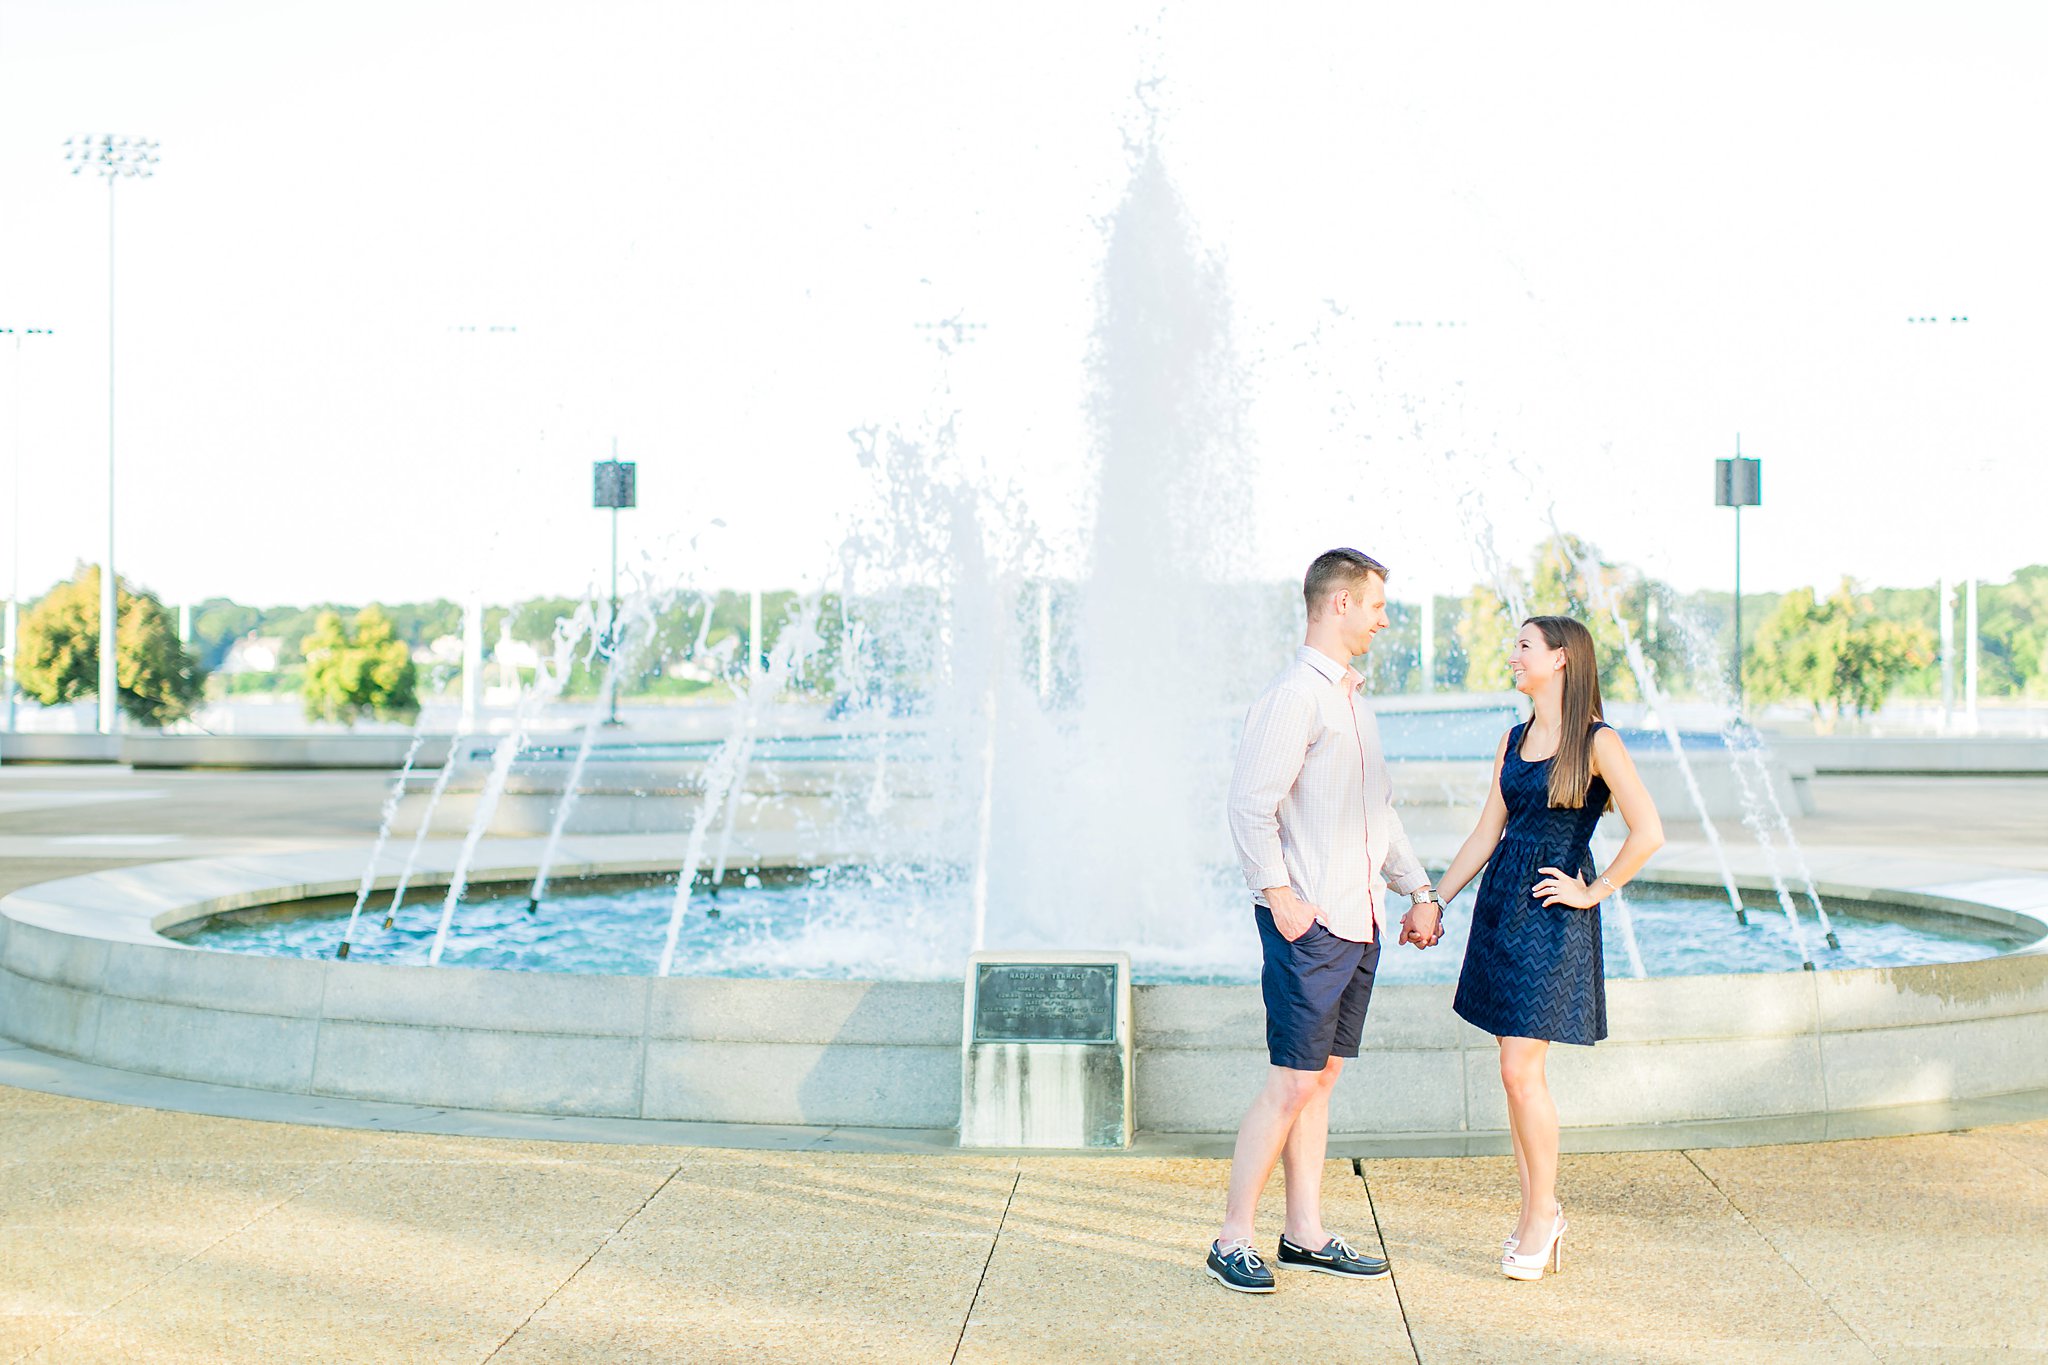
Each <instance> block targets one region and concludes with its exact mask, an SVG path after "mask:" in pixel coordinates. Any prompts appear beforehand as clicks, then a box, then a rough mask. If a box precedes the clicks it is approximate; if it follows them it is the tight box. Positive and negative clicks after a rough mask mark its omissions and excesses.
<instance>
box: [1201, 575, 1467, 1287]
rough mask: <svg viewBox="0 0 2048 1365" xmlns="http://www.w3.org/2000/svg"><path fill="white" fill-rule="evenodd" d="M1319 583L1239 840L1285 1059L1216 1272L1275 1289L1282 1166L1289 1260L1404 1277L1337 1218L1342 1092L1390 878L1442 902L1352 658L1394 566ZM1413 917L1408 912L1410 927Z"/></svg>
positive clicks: (1260, 740) (1253, 1125) (1260, 1108)
mask: <svg viewBox="0 0 2048 1365" xmlns="http://www.w3.org/2000/svg"><path fill="white" fill-rule="evenodd" d="M1302 595H1303V597H1304V598H1306V599H1307V603H1308V636H1307V639H1306V640H1305V641H1304V642H1303V643H1302V646H1301V648H1299V649H1297V650H1296V651H1295V652H1294V662H1293V663H1291V664H1289V665H1288V666H1287V668H1286V669H1285V670H1283V671H1282V672H1281V674H1280V676H1279V677H1277V678H1275V679H1274V680H1273V681H1272V682H1271V683H1269V684H1268V685H1267V687H1266V690H1265V691H1264V692H1262V693H1261V694H1260V695H1259V699H1258V700H1257V701H1255V702H1253V703H1252V709H1251V713H1250V715H1249V716H1247V717H1246V719H1245V726H1244V738H1243V739H1242V740H1241V741H1240V742H1239V744H1238V749H1237V766H1236V769H1235V770H1234V771H1233V773H1232V774H1231V779H1230V833H1231V838H1232V840H1233V841H1234V842H1235V843H1236V845H1237V855H1238V860H1239V862H1240V863H1242V864H1243V866H1244V874H1245V881H1246V882H1247V884H1248V885H1249V886H1250V887H1251V889H1252V890H1253V891H1254V892H1256V893H1257V895H1256V897H1255V900H1256V908H1255V910H1254V912H1253V913H1254V915H1255V916H1256V918H1257V920H1258V926H1259V938H1260V940H1261V941H1262V943H1263V945H1264V950H1265V968H1264V971H1263V973H1262V975H1261V986H1262V988H1263V992H1264V995H1265V998H1266V1050H1267V1059H1268V1061H1270V1062H1271V1063H1272V1065H1271V1066H1270V1068H1269V1069H1268V1070H1267V1073H1266V1082H1265V1085H1264V1087H1263V1088H1262V1089H1261V1090H1260V1091H1259V1094H1258V1097H1257V1098H1256V1099H1255V1100H1253V1101H1252V1106H1251V1110H1250V1112H1248V1113H1247V1114H1246V1115H1245V1117H1244V1123H1243V1125H1242V1126H1240V1127H1239V1129H1238V1132H1237V1150H1236V1152H1235V1154H1234V1155H1233V1156H1232V1158H1231V1163H1230V1195H1229V1200H1228V1202H1227V1203H1226V1204H1225V1206H1224V1211H1223V1229H1222V1232H1221V1235H1219V1236H1218V1237H1217V1239H1216V1241H1215V1243H1214V1244H1213V1245H1212V1246H1211V1247H1210V1248H1209V1274H1210V1275H1212V1276H1214V1277H1215V1278H1216V1280H1217V1281H1218V1282H1219V1283H1221V1284H1222V1285H1223V1286H1224V1287H1225V1288H1226V1289H1235V1290H1238V1291H1240V1292H1242V1293H1246V1294H1270V1293H1272V1292H1273V1272H1272V1270H1271V1269H1269V1268H1268V1267H1267V1265H1266V1263H1265V1261H1264V1260H1263V1259H1262V1258H1261V1257H1260V1256H1259V1254H1258V1253H1257V1252H1255V1251H1254V1250H1252V1215H1253V1213H1254V1212H1255V1210H1256V1208H1257V1206H1258V1202H1259V1195H1260V1193H1261V1192H1262V1191H1263V1190H1264V1189H1265V1187H1266V1181H1267V1180H1268V1179H1270V1178H1271V1177H1272V1174H1273V1165H1274V1162H1275V1161H1282V1162H1284V1163H1285V1169H1286V1175H1287V1221H1286V1224H1285V1226H1284V1228H1283V1230H1282V1235H1281V1238H1280V1254H1279V1256H1278V1258H1277V1259H1278V1263H1279V1264H1280V1265H1281V1266H1286V1267H1296V1268H1300V1269H1303V1270H1316V1271H1321V1272H1322V1273H1324V1274H1327V1275H1342V1276H1347V1277H1349V1278H1352V1279H1360V1280H1373V1279H1378V1278H1380V1277H1381V1276H1383V1275H1385V1274H1387V1273H1388V1267H1387V1263H1386V1261H1384V1260H1382V1259H1381V1258H1379V1257H1377V1256H1369V1255H1366V1254H1364V1253H1362V1252H1359V1251H1356V1250H1354V1249H1353V1248H1352V1247H1351V1245H1350V1244H1349V1243H1347V1242H1346V1241H1345V1240H1344V1239H1343V1238H1342V1237H1337V1236H1333V1235H1331V1234H1330V1233H1329V1232H1327V1231H1326V1230H1325V1229H1324V1227H1323V1214H1322V1184H1323V1160H1324V1153H1325V1149H1326V1148H1327V1146H1328V1144H1329V1136H1330V1089H1331V1087H1332V1086H1334V1085H1335V1084H1336V1081H1337V1076H1338V1073H1339V1072H1341V1071H1342V1070H1343V1068H1344V1062H1345V1060H1346V1059H1347V1058H1351V1057H1356V1056H1357V1055H1358V1042H1359V1036H1360V1034H1361V1032H1362V1031H1363V1027H1364V1024H1365V1009H1366V1004H1367V1002H1368V1001H1370V1000H1371V998H1372V980H1373V972H1374V969H1375V968H1376V967H1377V966H1378V965H1379V957H1380V940H1381V936H1382V934H1383V933H1384V932H1385V924H1386V914H1385V904H1386V899H1387V894H1388V892H1387V888H1388V887H1389V886H1391V887H1392V888H1393V889H1394V891H1396V892H1398V893H1401V894H1404V895H1408V896H1410V897H1412V899H1413V901H1414V904H1415V905H1416V906H1422V905H1426V904H1427V905H1433V904H1435V902H1436V893H1435V892H1434V891H1433V890H1431V889H1430V885H1429V877H1428V874H1426V873H1425V872H1424V871H1423V869H1422V864H1421V863H1420V862H1418V861H1417V860H1416V857H1415V851H1414V849H1412V848H1411V847H1410V846H1409V844H1408V836H1407V835H1406V834H1405V833H1404V832H1403V831H1402V829H1401V820H1400V817H1399V816H1397V815H1396V814H1395V813H1394V806H1393V787H1392V783H1391V782H1390V781H1389V779H1388V776H1387V766H1386V760H1385V758H1384V757H1383V755H1382V754H1381V752H1380V737H1379V725H1378V723H1377V722H1376V721H1375V720H1374V718H1373V714H1372V712H1371V711H1370V710H1368V709H1366V707H1365V706H1364V705H1363V704H1361V703H1360V701H1359V699H1358V684H1359V683H1360V682H1361V681H1363V679H1361V678H1360V676H1359V674H1358V672H1357V671H1356V670H1355V669H1353V668H1352V667H1351V660H1352V659H1354V658H1356V657H1358V656H1359V655H1361V654H1363V653H1365V652H1366V651H1367V650H1368V649H1370V648H1371V647H1372V641H1373V637H1374V636H1375V635H1377V634H1379V632H1380V631H1382V630H1385V629H1386V627H1387V570H1386V568H1385V567H1384V566H1383V565H1381V564H1380V563H1379V562H1378V561H1376V560H1374V559H1372V558H1370V557H1369V556H1367V555H1363V554H1360V553H1359V552H1358V551H1357V550H1349V549H1342V550H1330V551H1328V552H1326V553H1324V554H1321V555H1318V556H1316V560H1315V562H1314V563H1313V564H1311V565H1309V567H1308V574H1307V576H1306V577H1305V578H1304V579H1303V581H1302ZM1410 913H1411V914H1413V913H1414V911H1413V910H1411V911H1410ZM1410 928H1411V926H1410V924H1409V921H1408V920H1407V919H1406V918H1405V917H1404V919H1403V922H1402V933H1403V938H1404V939H1406V938H1408V937H1409V935H1410ZM1415 941H1416V942H1417V943H1418V944H1419V945H1424V944H1426V943H1427V942H1428V941H1429V939H1428V936H1427V935H1423V934H1417V935H1415Z"/></svg>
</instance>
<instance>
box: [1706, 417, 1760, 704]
mask: <svg viewBox="0 0 2048 1365" xmlns="http://www.w3.org/2000/svg"><path fill="white" fill-rule="evenodd" d="M1763 501H1764V485H1763V461H1761V460H1745V459H1743V458H1742V437H1741V435H1739V434H1738V435H1737V436H1736V438H1735V458H1734V459H1732V460H1716V461H1714V502H1715V503H1716V504H1717V505H1719V506H1721V507H1733V508H1734V509H1735V714H1736V715H1738V716H1740V715H1741V714H1742V509H1743V508H1745V507H1761V506H1762V505H1763Z"/></svg>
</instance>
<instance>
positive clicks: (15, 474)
mask: <svg viewBox="0 0 2048 1365" xmlns="http://www.w3.org/2000/svg"><path fill="white" fill-rule="evenodd" d="M56 334H57V331H56V329H55V328H54V327H0V336H11V337H13V338H14V448H13V450H12V451H10V452H9V453H10V454H11V455H12V457H13V459H12V465H11V477H10V481H11V483H12V484H13V494H12V497H11V500H10V505H11V507H12V512H11V515H12V517H13V519H14V523H13V526H12V528H11V530H10V533H9V536H8V543H9V545H10V546H11V549H10V552H9V556H8V557H9V565H8V572H7V621H6V628H5V634H4V637H0V639H4V642H5V644H6V648H7V676H6V680H5V687H6V691H7V723H6V726H5V727H4V728H5V729H6V730H7V732H8V733H9V734H12V733H14V697H15V693H16V691H17V690H18V689H17V688H16V686H15V675H16V674H17V673H18V672H19V668H20V665H19V664H18V663H17V661H16V656H17V655H18V654H19V652H20V650H21V396H22V394H23V393H25V392H27V390H26V389H24V388H23V387H22V381H21V343H22V342H23V341H25V340H27V339H28V338H29V337H47V336H55V335H56Z"/></svg>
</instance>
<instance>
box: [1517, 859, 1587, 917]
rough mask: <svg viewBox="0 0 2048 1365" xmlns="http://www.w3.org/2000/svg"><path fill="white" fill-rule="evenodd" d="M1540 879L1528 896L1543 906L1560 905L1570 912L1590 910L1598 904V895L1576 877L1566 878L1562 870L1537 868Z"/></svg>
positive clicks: (1530, 889) (1531, 888)
mask: <svg viewBox="0 0 2048 1365" xmlns="http://www.w3.org/2000/svg"><path fill="white" fill-rule="evenodd" d="M1536 870H1537V871H1538V872H1540V873H1542V874H1543V876H1542V879H1541V880H1540V881H1538V882H1537V883H1536V885H1534V886H1532V887H1530V888H1529V894H1530V895H1532V896H1534V897H1536V899H1538V900H1540V901H1542V902H1543V903H1544V904H1545V905H1562V906H1564V907H1566V908H1567V909H1571V910H1591V909H1593V908H1594V907H1595V906H1597V905H1599V904H1600V893H1599V892H1597V891H1595V890H1594V889H1593V888H1592V887H1590V886H1587V885H1586V883H1585V882H1584V881H1582V880H1581V879H1580V878H1578V877H1567V876H1566V875H1565V874H1564V870H1563V869H1562V868H1556V867H1539V868H1537V869H1536Z"/></svg>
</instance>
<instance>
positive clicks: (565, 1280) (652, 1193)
mask: <svg viewBox="0 0 2048 1365" xmlns="http://www.w3.org/2000/svg"><path fill="white" fill-rule="evenodd" d="M688 1164H689V1163H688V1162H682V1161H679V1162H677V1163H676V1165H675V1169H674V1170H671V1171H670V1172H669V1173H668V1174H667V1175H665V1176H663V1177H662V1178H661V1183H660V1184H659V1185H656V1186H655V1187H654V1188H653V1189H652V1190H649V1191H648V1193H647V1197H646V1198H645V1199H643V1200H641V1201H640V1204H639V1206H638V1207H637V1208H635V1209H634V1210H633V1211H632V1212H631V1213H629V1214H627V1215H626V1216H625V1217H624V1218H622V1219H620V1220H619V1225H618V1226H617V1227H615V1228H613V1229H612V1230H611V1231H610V1232H607V1233H606V1234H605V1235H604V1237H603V1238H602V1240H600V1241H599V1242H598V1244H597V1245H596V1246H594V1247H592V1248H591V1249H590V1254H589V1255H588V1256H585V1257H584V1258H583V1259H582V1260H581V1261H579V1262H578V1263H577V1265H576V1268H575V1269H574V1270H572V1271H570V1272H569V1273H568V1274H567V1275H564V1276H563V1277H562V1282H561V1283H560V1284H558V1285H556V1286H555V1287H554V1288H553V1289H550V1290H549V1291H548V1292H547V1296H546V1297H545V1298H543V1299H542V1300H541V1301H540V1302H539V1303H537V1304H535V1305H534V1306H533V1311H532V1312H530V1313H528V1314H527V1315H526V1316H525V1317H523V1318H521V1319H520V1320H519V1325H518V1326H517V1327H514V1328H513V1329H512V1330H511V1331H510V1332H507V1333H506V1334H505V1339H504V1340H503V1341H501V1342H499V1343H498V1344H497V1345H496V1346H493V1347H492V1348H491V1353H490V1354H489V1355H487V1356H485V1357H484V1365H490V1362H491V1361H493V1360H496V1359H497V1358H498V1352H500V1351H502V1350H504V1349H505V1348H506V1347H507V1346H509V1345H511V1344H512V1339H513V1338H514V1337H516V1336H518V1335H519V1334H520V1333H521V1332H524V1331H525V1330H526V1325H527V1324H528V1323H530V1322H532V1321H533V1320H534V1319H535V1318H537V1317H539V1316H540V1311H541V1309H543V1308H546V1307H547V1306H548V1305H549V1304H551V1303H553V1302H554V1301H555V1297H556V1296H557V1295H559V1294H560V1293H561V1292H562V1291H563V1290H564V1289H567V1288H568V1287H569V1283H570V1281H572V1280H574V1279H575V1278H576V1277H577V1276H578V1275H581V1274H582V1273H583V1271H584V1269H585V1268H586V1267H588V1266H589V1264H590V1263H591V1262H592V1261H594V1260H596V1259H597V1256H598V1253H599V1252H601V1251H603V1250H604V1249H605V1248H606V1247H608V1246H610V1245H611V1244H612V1238H614V1237H616V1236H618V1235H619V1234H620V1233H622V1232H624V1231H625V1230H626V1227H627V1225H628V1224H630V1223H631V1222H632V1221H633V1220H634V1219H635V1218H638V1217H639V1216H640V1215H641V1214H643V1213H645V1212H647V1206H648V1205H649V1204H652V1203H653V1202H654V1201H655V1200H656V1199H657V1198H659V1197H660V1196H661V1192H662V1191H663V1190H665V1189H667V1188H668V1187H669V1182H671V1181H673V1180H674V1179H675V1178H676V1177H677V1176H679V1175H681V1174H682V1173H683V1167H684V1166H686V1165H688Z"/></svg>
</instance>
